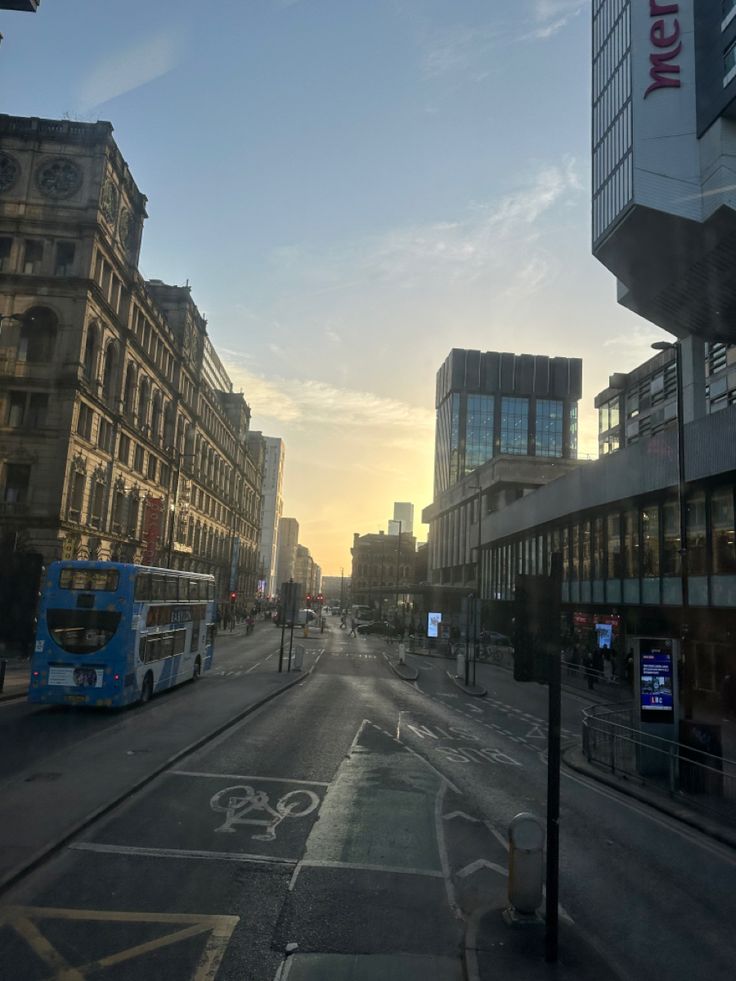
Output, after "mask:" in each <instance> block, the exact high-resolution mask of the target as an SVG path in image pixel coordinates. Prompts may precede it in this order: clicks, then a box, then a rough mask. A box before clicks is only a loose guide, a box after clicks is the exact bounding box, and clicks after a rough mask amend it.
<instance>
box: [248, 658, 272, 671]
mask: <svg viewBox="0 0 736 981" xmlns="http://www.w3.org/2000/svg"><path fill="white" fill-rule="evenodd" d="M266 660H268V658H265V657H264V659H263V661H266ZM263 661H256V663H255V664H254V665H253V666H252V667H250V668H248V670H247V671H246V672H245V673H246V674H250V673H251V671H255V669H256V668H260V666H261V665H262V664H263Z"/></svg>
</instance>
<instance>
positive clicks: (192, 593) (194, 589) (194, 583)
mask: <svg viewBox="0 0 736 981" xmlns="http://www.w3.org/2000/svg"><path fill="white" fill-rule="evenodd" d="M187 582H188V584H189V592H188V594H187V599H190V600H197V599H199V580H197V579H189V580H187Z"/></svg>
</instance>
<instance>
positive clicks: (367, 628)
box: [356, 620, 397, 637]
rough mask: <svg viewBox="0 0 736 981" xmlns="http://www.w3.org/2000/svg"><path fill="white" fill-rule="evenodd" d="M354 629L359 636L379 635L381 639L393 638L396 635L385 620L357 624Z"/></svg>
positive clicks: (394, 628) (393, 628)
mask: <svg viewBox="0 0 736 981" xmlns="http://www.w3.org/2000/svg"><path fill="white" fill-rule="evenodd" d="M356 629H357V631H358V633H359V634H380V635H381V636H382V637H385V636H388V637H395V636H396V634H397V630H396V627H393V626H392V625H391V624H390V623H389V622H388V621H387V620H372V621H371V622H370V623H359V624H358V626H357V628H356Z"/></svg>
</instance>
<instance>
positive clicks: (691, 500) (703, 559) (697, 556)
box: [686, 491, 708, 576]
mask: <svg viewBox="0 0 736 981" xmlns="http://www.w3.org/2000/svg"><path fill="white" fill-rule="evenodd" d="M686 513H687V572H688V575H690V576H704V575H706V573H707V571H708V565H707V556H706V547H705V493H704V492H703V491H700V492H699V493H697V494H692V495H691V496H690V497H688V499H687V508H686Z"/></svg>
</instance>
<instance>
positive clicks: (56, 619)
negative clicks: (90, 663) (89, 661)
mask: <svg viewBox="0 0 736 981" xmlns="http://www.w3.org/2000/svg"><path fill="white" fill-rule="evenodd" d="M46 622H47V624H48V628H49V633H50V634H51V637H52V639H53V641H54V642H55V643H56V644H58V645H59V647H61V649H62V650H64V651H67V652H68V653H69V654H94V652H95V651H99V650H100V648H102V647H104V646H105V644H107V643H108V641H110V640H111V638H112V637H113V636H114V635H115V631H116V630H117V629H118V624H119V623H120V614H119V613H111V612H109V611H107V610H49V611H48V612H47V614H46Z"/></svg>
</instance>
